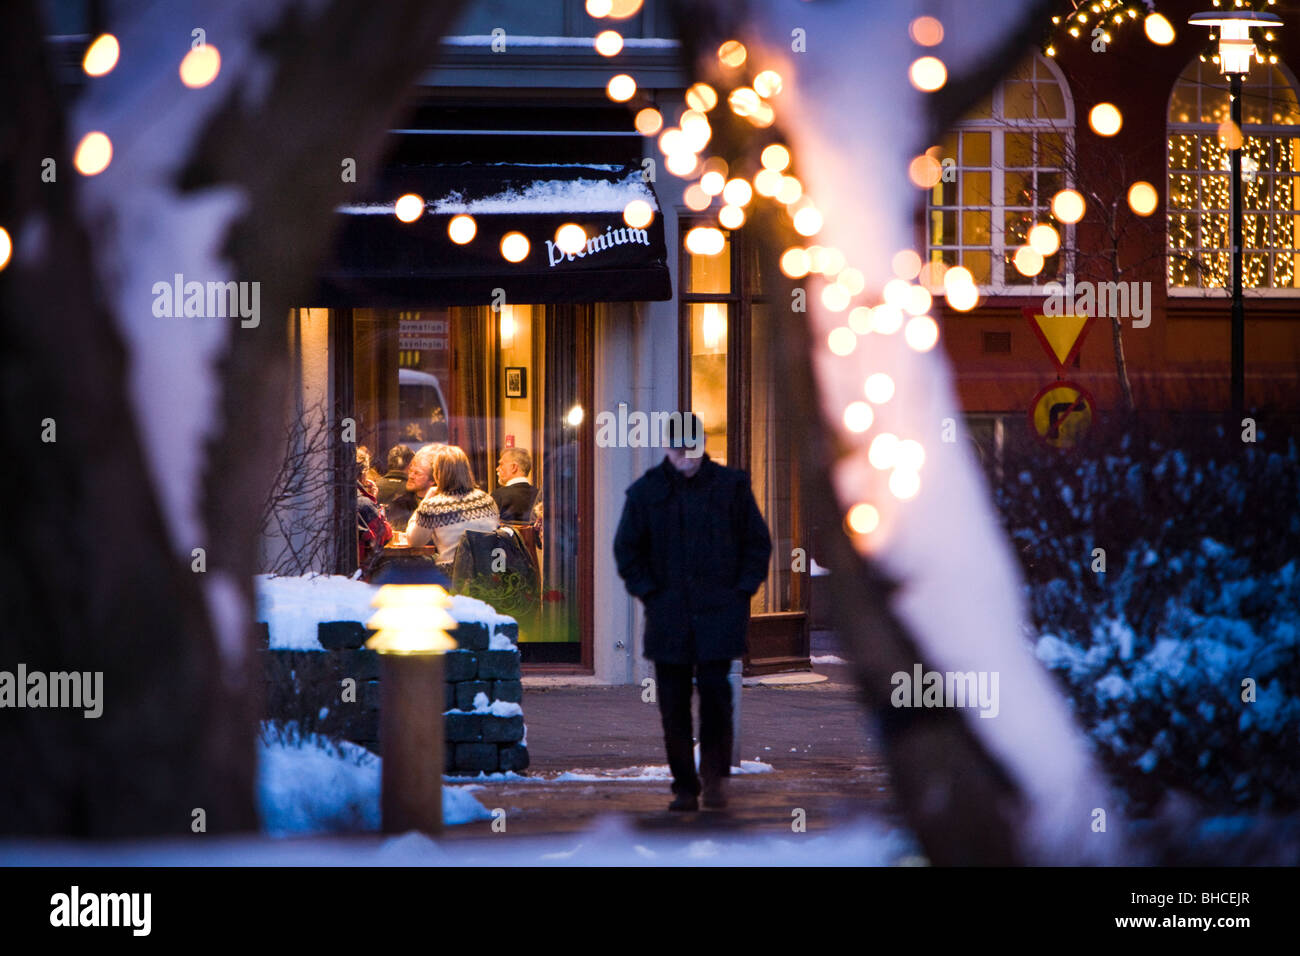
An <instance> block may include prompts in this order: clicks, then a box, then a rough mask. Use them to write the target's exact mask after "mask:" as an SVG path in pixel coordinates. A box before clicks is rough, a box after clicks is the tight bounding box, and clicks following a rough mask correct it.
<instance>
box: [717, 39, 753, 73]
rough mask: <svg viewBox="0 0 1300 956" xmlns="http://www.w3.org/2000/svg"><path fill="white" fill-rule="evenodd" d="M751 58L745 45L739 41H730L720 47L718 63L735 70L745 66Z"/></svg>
mask: <svg viewBox="0 0 1300 956" xmlns="http://www.w3.org/2000/svg"><path fill="white" fill-rule="evenodd" d="M748 56H749V51H748V50H746V49H745V44H743V43H741V42H740V41H739V40H728V41H727V42H726V43H724V44H722V46H720V47H718V61H719V62H720V63H721V64H722V65H723V66H725V67H730V68H731V69H733V70H734V69H735V68H736V67H738V66H743V65H744V63H745V60H746V59H747V58H748Z"/></svg>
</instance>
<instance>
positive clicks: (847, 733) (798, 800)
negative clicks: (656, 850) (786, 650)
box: [447, 635, 898, 838]
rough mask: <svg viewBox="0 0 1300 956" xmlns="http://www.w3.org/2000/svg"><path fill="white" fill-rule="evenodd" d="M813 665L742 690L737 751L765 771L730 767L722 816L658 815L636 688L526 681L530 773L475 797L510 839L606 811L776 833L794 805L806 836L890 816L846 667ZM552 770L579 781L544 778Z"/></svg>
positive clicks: (644, 819)
mask: <svg viewBox="0 0 1300 956" xmlns="http://www.w3.org/2000/svg"><path fill="white" fill-rule="evenodd" d="M818 638H819V639H818V640H815V642H814V650H813V654H814V656H818V655H827V654H834V653H835V650H834V647H833V643H832V642H833V637H831V636H830V635H825V636H822V635H818ZM814 669H815V670H816V671H817V672H818V673H821V674H825V675H827V677H828V678H829V680H826V681H823V682H820V683H809V684H794V685H787V686H750V687H746V688H744V690H743V692H742V693H743V697H742V704H741V727H740V750H741V759H742V760H744V761H762V762H763V763H765V764H768V765H770V766H771V768H772V770H771V771H770V772H761V773H743V774H740V775H733V776H732V778H731V783H730V797H731V807H730V808H729V809H728V810H727V811H726V812H725V813H721V814H719V813H705V812H701V813H699V814H676V813H674V814H669V813H668V812H667V805H668V801H669V799H671V793H670V790H669V780H668V779H667V766H666V764H667V761H666V758H665V756H664V748H663V734H662V729H661V726H660V722H659V709H658V707H657V706H656V705H654V704H648V703H644V702H642V700H641V693H642V688H641V687H640V686H638V685H630V686H619V687H599V686H598V687H592V686H565V687H525V690H524V700H523V707H524V720H525V722H526V723H527V726H528V752H529V756H530V759H531V761H532V764H531V766H530V767H529V770H528V773H527V776H528V777H529V779H528V780H527V781H487V782H484V783H483V785H482V787H481V789H478V790H476V791H475V796H476V797H477V798H478V800H479V801H480V802H481V803H482V804H483V805H484V806H486V807H488V808H489V809H494V808H497V807H500V808H502V809H504V810H505V811H506V826H507V832H508V833H510V834H512V835H528V834H539V833H556V832H568V831H573V830H581V829H586V828H588V827H589V826H590V825H591V824H592V822H593V820H594V819H595V818H596V817H597V816H599V815H601V814H607V813H623V814H628V815H629V816H630V817H631V819H632V821H633V822H634V823H635V824H636V825H638V826H641V827H645V828H659V827H674V828H678V827H685V828H699V829H710V828H728V829H730V828H733V827H743V828H746V829H759V830H783V831H786V832H790V831H791V823H792V821H793V820H794V819H795V818H796V814H795V811H796V810H803V811H804V814H803V816H804V817H805V819H806V826H807V829H808V831H809V832H811V831H814V830H819V829H823V828H825V827H828V826H835V825H842V824H844V823H846V822H848V821H849V820H851V819H852V818H853V817H856V816H860V815H863V814H870V815H873V816H875V817H877V818H878V819H879V818H882V817H883V818H888V819H889V820H891V821H897V819H898V818H897V814H896V813H894V812H893V810H892V807H891V797H892V795H891V791H890V786H889V781H888V777H887V774H886V771H885V769H884V766H883V763H882V760H881V757H880V752H879V748H878V746H877V745H876V744H875V742H874V741H873V740H872V737H871V729H870V727H869V725H868V724H867V722H866V720H865V719H864V716H863V713H862V711H861V708H859V706H858V704H857V700H856V696H855V691H854V688H853V686H852V684H851V683H849V679H848V674H847V668H845V667H844V666H842V665H836V664H834V663H827V664H820V665H814ZM698 726H699V725H698V711H697V723H696V727H697V728H698ZM647 767H658V768H660V770H659V772H660V773H662V774H663V775H664V776H663V778H662V779H646V771H645V768H647ZM618 771H622V773H619V772H618ZM562 774H568V775H572V776H576V777H581V778H585V779H559V780H557V779H555V778H557V777H560V776H561V775H562ZM592 778H595V779H592ZM458 782H459V781H458ZM491 832H492V831H491V825H490V823H488V822H481V823H475V824H469V825H464V826H457V827H451V828H449V829H448V830H447V836H448V837H450V838H462V837H464V838H473V837H478V836H482V835H484V834H491Z"/></svg>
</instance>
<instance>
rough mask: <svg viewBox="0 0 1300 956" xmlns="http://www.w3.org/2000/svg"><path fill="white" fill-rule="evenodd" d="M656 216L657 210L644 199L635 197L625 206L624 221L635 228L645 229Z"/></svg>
mask: <svg viewBox="0 0 1300 956" xmlns="http://www.w3.org/2000/svg"><path fill="white" fill-rule="evenodd" d="M654 218H655V211H654V210H653V209H652V208H651V207H650V204H649V203H648V202H646V201H645V200H644V199H633V200H632V201H631V202H630V203H628V204H627V205H626V206H624V207H623V221H624V222H625V223H627V224H628V225H629V226H631V227H632V228H633V229H644V228H645V227H646V226H648V225H650V223H651V222H653V221H654Z"/></svg>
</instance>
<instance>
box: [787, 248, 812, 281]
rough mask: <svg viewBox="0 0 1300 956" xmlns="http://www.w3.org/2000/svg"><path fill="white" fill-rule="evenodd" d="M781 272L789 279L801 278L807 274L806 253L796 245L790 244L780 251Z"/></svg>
mask: <svg viewBox="0 0 1300 956" xmlns="http://www.w3.org/2000/svg"><path fill="white" fill-rule="evenodd" d="M781 272H782V273H784V274H785V275H786V276H788V277H789V278H791V279H802V278H803V277H804V276H806V275H807V274H808V253H807V251H805V250H804V249H801V248H799V247H798V246H791V247H790V248H789V249H787V250H785V252H783V253H781Z"/></svg>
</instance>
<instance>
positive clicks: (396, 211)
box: [393, 193, 424, 222]
mask: <svg viewBox="0 0 1300 956" xmlns="http://www.w3.org/2000/svg"><path fill="white" fill-rule="evenodd" d="M393 215H395V216H396V217H397V218H398V219H399V220H401V221H402V222H415V220H417V219H419V218H420V217H421V216H423V215H424V197H423V196H421V195H419V194H418V193H407V194H406V195H404V196H399V197H398V199H397V202H395V203H393Z"/></svg>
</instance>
